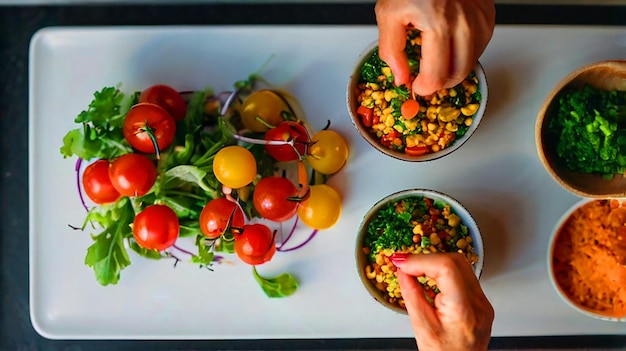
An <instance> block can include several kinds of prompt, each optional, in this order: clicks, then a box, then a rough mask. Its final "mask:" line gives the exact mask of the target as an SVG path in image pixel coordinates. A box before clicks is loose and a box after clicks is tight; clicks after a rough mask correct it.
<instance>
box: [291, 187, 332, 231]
mask: <svg viewBox="0 0 626 351" xmlns="http://www.w3.org/2000/svg"><path fill="white" fill-rule="evenodd" d="M309 191H310V193H309V197H308V198H307V199H306V200H304V201H302V202H301V203H300V205H299V206H298V211H297V214H298V218H299V219H300V220H301V221H302V222H303V223H304V224H306V225H307V226H309V227H311V228H313V229H319V230H324V229H328V228H330V227H332V226H334V225H335V223H337V221H338V220H339V217H340V216H341V209H342V204H341V197H340V196H339V193H337V191H336V190H335V189H333V188H332V187H330V186H329V185H326V184H317V185H311V187H310V188H309Z"/></svg>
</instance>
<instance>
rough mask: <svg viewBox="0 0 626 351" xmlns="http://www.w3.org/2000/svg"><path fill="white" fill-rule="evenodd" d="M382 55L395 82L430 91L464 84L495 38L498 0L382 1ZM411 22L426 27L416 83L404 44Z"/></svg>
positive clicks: (379, 13) (379, 5)
mask: <svg viewBox="0 0 626 351" xmlns="http://www.w3.org/2000/svg"><path fill="white" fill-rule="evenodd" d="M375 13H376V21H377V22H378V44H379V45H378V46H379V55H380V58H381V59H382V60H383V61H385V62H386V63H387V64H388V65H389V67H390V68H391V72H392V73H393V75H394V78H395V81H394V83H395V85H397V86H400V85H403V84H404V85H406V86H407V87H408V88H411V89H412V91H413V93H414V94H417V95H421V96H425V95H430V94H432V93H434V92H435V91H437V90H440V89H443V88H451V87H453V86H455V85H457V84H459V83H460V82H461V81H463V79H464V78H465V77H467V75H468V74H469V73H470V72H471V70H472V69H473V68H474V66H475V65H476V63H477V62H478V58H479V57H480V55H482V53H483V51H484V50H485V49H486V47H487V44H488V43H489V41H490V40H491V36H492V35H493V30H494V26H495V16H496V10H495V4H494V0H378V1H377V2H376V6H375ZM409 26H413V27H414V28H416V29H418V30H420V31H421V38H422V58H421V61H420V70H419V74H418V75H417V78H415V80H414V81H413V82H410V81H409V80H410V77H409V63H408V60H407V56H406V53H405V52H404V47H405V45H406V30H407V28H408V27H409Z"/></svg>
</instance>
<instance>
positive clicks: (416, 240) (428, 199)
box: [355, 189, 484, 314]
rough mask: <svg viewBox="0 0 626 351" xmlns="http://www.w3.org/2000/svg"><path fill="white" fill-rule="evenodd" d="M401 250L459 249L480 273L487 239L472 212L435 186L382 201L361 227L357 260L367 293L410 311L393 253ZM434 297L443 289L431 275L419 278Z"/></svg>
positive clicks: (433, 251)
mask: <svg viewBox="0 0 626 351" xmlns="http://www.w3.org/2000/svg"><path fill="white" fill-rule="evenodd" d="M395 252H406V253H414V254H424V255H428V254H436V253H442V252H459V253H461V254H463V255H464V256H465V258H466V259H467V260H468V262H469V263H470V264H471V265H472V267H473V268H474V272H475V273H476V276H477V277H480V275H481V272H482V268H483V262H484V248H483V240H482V236H481V233H480V230H479V228H478V224H477V223H476V221H475V220H474V218H473V217H472V215H471V214H470V212H469V211H468V210H467V209H466V208H465V207H464V206H463V205H462V204H461V203H460V202H458V201H457V200H455V199H454V198H452V197H451V196H449V195H446V194H444V193H441V192H439V191H435V190H430V189H407V190H402V191H399V192H396V193H393V194H390V195H388V196H385V197H384V198H382V199H380V200H379V201H378V202H376V203H375V204H374V205H373V206H372V207H371V208H370V209H369V210H368V211H367V212H366V213H365V215H364V216H363V219H362V221H361V223H360V225H359V227H358V231H357V242H356V250H355V255H356V262H357V269H358V272H359V277H360V279H361V282H362V283H363V286H364V287H365V289H366V290H367V292H368V293H369V294H370V295H371V296H372V297H373V298H374V299H375V300H376V301H378V302H379V303H380V304H382V305H383V306H385V307H387V308H389V309H390V310H392V311H395V312H398V313H402V314H406V313H407V312H406V308H405V306H404V299H403V298H402V292H401V291H400V286H399V284H398V280H397V276H396V274H395V271H396V268H395V266H394V265H393V263H391V260H390V256H391V255H392V254H393V253H395ZM416 279H417V280H418V281H419V282H420V283H421V284H422V286H423V288H424V293H425V295H426V298H427V299H428V300H430V301H431V302H432V300H433V299H434V298H435V296H436V295H437V294H438V293H439V292H440V291H439V288H438V287H437V282H436V281H434V280H433V279H431V278H430V277H427V276H421V277H417V278H416Z"/></svg>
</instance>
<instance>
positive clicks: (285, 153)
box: [265, 121, 311, 162]
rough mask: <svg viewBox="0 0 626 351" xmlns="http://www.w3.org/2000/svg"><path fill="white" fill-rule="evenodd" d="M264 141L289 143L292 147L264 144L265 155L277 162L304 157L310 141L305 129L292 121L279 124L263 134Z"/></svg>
mask: <svg viewBox="0 0 626 351" xmlns="http://www.w3.org/2000/svg"><path fill="white" fill-rule="evenodd" d="M265 140H268V141H271V140H276V141H291V140H293V143H294V144H293V146H292V145H271V144H266V145H265V150H267V153H268V154H269V155H270V156H272V157H273V158H274V159H276V160H277V161H279V162H288V161H295V160H298V159H300V156H304V155H306V152H307V146H308V143H309V142H310V141H311V137H310V136H309V132H308V131H307V130H306V128H305V127H304V126H303V125H302V124H300V123H298V122H293V121H285V122H281V123H280V124H279V125H278V126H276V127H274V128H270V129H269V130H268V131H267V132H265Z"/></svg>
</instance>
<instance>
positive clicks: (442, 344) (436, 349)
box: [391, 253, 494, 351]
mask: <svg viewBox="0 0 626 351" xmlns="http://www.w3.org/2000/svg"><path fill="white" fill-rule="evenodd" d="M391 261H392V262H393V263H394V265H395V266H396V267H397V270H396V274H397V276H398V283H399V284H400V290H401V291H402V298H403V299H404V303H405V305H406V309H407V312H408V314H409V319H410V321H411V326H412V327H413V331H414V333H415V340H416V341H417V347H418V349H419V350H420V351H443V350H445V351H461V350H462V351H483V350H487V348H488V346H489V339H490V338H491V326H492V323H493V319H494V310H493V307H492V306H491V303H489V300H488V299H487V297H486V296H485V294H484V292H483V290H482V288H481V287H480V284H479V283H478V278H476V275H475V274H474V270H473V269H472V266H471V265H470V264H469V262H468V261H467V260H466V259H465V257H463V255H461V254H459V253H436V254H428V255H424V254H406V253H395V254H393V255H392V256H391ZM422 275H426V276H428V277H430V278H432V279H434V280H435V282H436V283H437V287H438V288H439V290H440V293H438V294H437V295H436V296H435V299H434V307H433V306H432V305H431V304H430V303H429V302H428V301H427V300H426V298H425V296H424V290H423V288H422V286H421V285H420V284H419V283H418V281H417V279H416V277H418V276H422Z"/></svg>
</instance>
